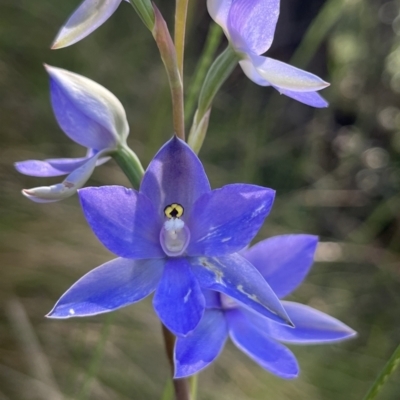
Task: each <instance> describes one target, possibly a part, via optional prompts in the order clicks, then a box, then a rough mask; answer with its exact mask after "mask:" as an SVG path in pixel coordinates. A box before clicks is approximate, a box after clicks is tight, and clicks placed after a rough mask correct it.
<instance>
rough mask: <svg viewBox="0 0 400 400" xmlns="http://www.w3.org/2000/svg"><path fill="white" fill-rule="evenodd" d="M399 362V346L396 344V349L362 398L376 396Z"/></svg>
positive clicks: (369, 398) (365, 399) (366, 398)
mask: <svg viewBox="0 0 400 400" xmlns="http://www.w3.org/2000/svg"><path fill="white" fill-rule="evenodd" d="M399 364H400V346H398V347H397V349H396V350H395V351H394V353H393V354H392V356H391V357H390V359H389V361H388V362H387V364H386V365H385V366H384V368H383V370H382V371H381V373H380V374H379V376H378V377H377V378H376V380H375V382H374V384H373V385H372V387H371V389H370V390H369V392H368V394H367V395H366V396H365V397H364V400H374V399H375V398H376V396H377V395H378V394H379V392H380V391H381V389H382V387H383V386H384V385H385V383H386V382H387V380H388V379H389V377H390V375H392V374H393V372H394V371H395V370H396V368H397V367H398V366H399Z"/></svg>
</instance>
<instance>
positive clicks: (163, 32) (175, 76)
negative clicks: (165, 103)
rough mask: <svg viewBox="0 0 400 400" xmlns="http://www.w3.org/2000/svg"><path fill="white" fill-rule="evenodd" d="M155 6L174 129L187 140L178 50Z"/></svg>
mask: <svg viewBox="0 0 400 400" xmlns="http://www.w3.org/2000/svg"><path fill="white" fill-rule="evenodd" d="M153 7H154V14H155V25H154V28H153V31H152V33H153V37H154V39H155V41H156V43H157V46H158V49H159V51H160V55H161V59H162V61H163V63H164V66H165V70H166V71H167V75H168V81H169V86H170V88H171V97H172V113H173V122H174V130H175V133H176V135H177V136H178V137H179V138H180V139H182V140H185V123H184V106H183V82H182V77H181V73H180V72H179V67H178V62H177V57H176V50H175V46H174V43H173V42H172V38H171V35H170V33H169V30H168V27H167V24H166V22H165V20H164V18H163V17H162V15H161V13H160V11H159V10H158V8H157V7H156V6H155V5H154V6H153Z"/></svg>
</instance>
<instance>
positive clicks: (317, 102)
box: [275, 87, 329, 108]
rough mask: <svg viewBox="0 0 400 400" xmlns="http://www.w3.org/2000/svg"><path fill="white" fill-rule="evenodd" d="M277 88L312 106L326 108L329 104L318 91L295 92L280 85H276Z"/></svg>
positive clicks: (282, 92)
mask: <svg viewBox="0 0 400 400" xmlns="http://www.w3.org/2000/svg"><path fill="white" fill-rule="evenodd" d="M275 89H276V90H277V91H278V92H279V93H280V94H284V95H285V96H288V97H291V98H292V99H295V100H297V101H299V102H300V103H304V104H307V105H308V106H311V107H315V108H326V107H328V106H329V103H328V102H327V101H326V100H325V99H324V98H323V97H322V96H321V95H320V94H319V93H317V92H293V91H291V90H286V89H281V88H279V87H275Z"/></svg>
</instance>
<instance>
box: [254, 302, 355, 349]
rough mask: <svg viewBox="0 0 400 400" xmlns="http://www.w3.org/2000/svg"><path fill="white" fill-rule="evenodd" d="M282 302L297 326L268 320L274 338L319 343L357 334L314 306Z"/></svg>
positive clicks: (288, 341)
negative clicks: (288, 325)
mask: <svg viewBox="0 0 400 400" xmlns="http://www.w3.org/2000/svg"><path fill="white" fill-rule="evenodd" d="M282 303H283V306H284V307H285V310H286V311H287V313H288V315H289V317H290V319H291V320H292V321H293V323H294V325H295V327H294V328H286V327H284V326H283V325H279V324H276V323H273V322H269V321H268V322H267V324H269V333H268V334H269V335H270V336H271V337H273V338H274V339H277V340H281V341H283V342H287V343H297V344H318V343H331V342H336V341H340V340H344V339H349V338H351V337H354V336H356V335H357V333H356V332H355V331H354V330H353V329H351V328H350V327H348V326H347V325H345V324H344V323H343V322H340V321H339V320H337V319H336V318H333V317H331V316H329V315H327V314H325V313H323V312H321V311H318V310H315V309H314V308H311V307H309V306H306V305H304V304H299V303H293V302H290V301H284V302H282ZM259 319H261V318H259ZM263 319H264V320H266V318H263Z"/></svg>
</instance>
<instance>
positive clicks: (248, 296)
mask: <svg viewBox="0 0 400 400" xmlns="http://www.w3.org/2000/svg"><path fill="white" fill-rule="evenodd" d="M190 263H191V264H192V268H193V272H194V274H195V275H196V277H197V279H198V280H199V282H200V285H201V287H202V288H203V289H211V290H216V291H218V292H222V293H224V294H226V295H228V296H230V297H233V298H234V299H236V300H239V301H240V302H242V303H243V304H246V305H247V306H248V307H250V308H252V309H254V310H255V311H257V312H259V313H261V314H262V315H265V316H266V317H268V318H271V319H273V320H274V321H278V322H280V323H286V324H289V325H291V322H290V319H289V317H288V315H287V314H286V311H285V310H284V308H283V306H282V304H281V303H280V301H279V299H278V297H277V296H276V295H275V293H274V292H273V291H272V289H271V288H270V287H269V285H268V283H267V282H266V281H265V280H264V279H263V277H262V276H261V274H260V273H259V272H258V271H257V270H256V269H255V268H254V267H253V265H251V264H250V263H249V262H248V261H247V260H246V259H244V258H243V257H242V256H240V255H239V254H232V255H230V256H225V257H218V258H217V257H213V258H206V257H198V258H195V257H194V258H191V259H190Z"/></svg>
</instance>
